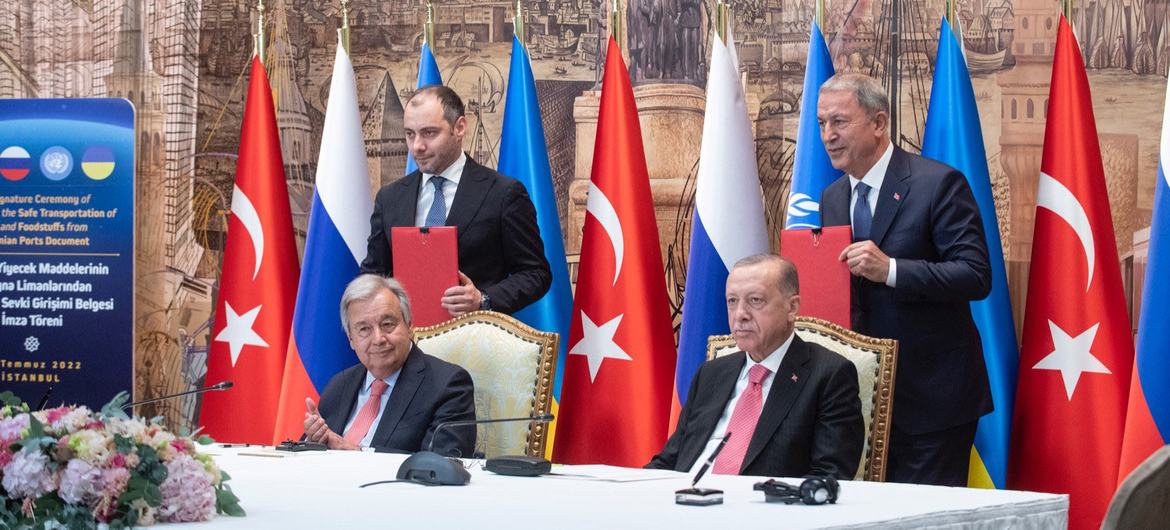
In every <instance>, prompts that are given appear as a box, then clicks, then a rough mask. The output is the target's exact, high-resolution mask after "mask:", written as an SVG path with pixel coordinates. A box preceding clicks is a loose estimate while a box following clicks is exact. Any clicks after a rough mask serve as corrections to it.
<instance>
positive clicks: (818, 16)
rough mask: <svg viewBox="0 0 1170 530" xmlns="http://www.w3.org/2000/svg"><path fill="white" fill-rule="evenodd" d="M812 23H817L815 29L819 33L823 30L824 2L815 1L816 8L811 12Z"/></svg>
mask: <svg viewBox="0 0 1170 530" xmlns="http://www.w3.org/2000/svg"><path fill="white" fill-rule="evenodd" d="M813 21H814V22H816V23H817V27H819V28H821V31H824V30H825V0H817V3H816V8H815V10H814V11H813Z"/></svg>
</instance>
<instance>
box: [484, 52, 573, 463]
mask: <svg viewBox="0 0 1170 530" xmlns="http://www.w3.org/2000/svg"><path fill="white" fill-rule="evenodd" d="M497 169H498V170H499V171H500V173H503V174H505V175H508V176H510V177H512V178H515V179H516V180H519V181H520V182H522V183H523V184H524V187H525V188H527V189H528V195H530V196H531V197H532V203H533V204H534V205H535V206H536V224H537V225H538V226H539V227H540V238H541V240H543V241H544V257H545V259H547V260H548V264H549V268H551V269H552V277H553V279H552V286H550V287H549V289H548V292H547V293H545V294H544V296H542V297H541V298H540V299H539V300H537V301H535V302H533V303H532V305H529V306H528V307H525V308H524V309H521V310H520V311H519V312H517V313H516V315H515V316H516V318H518V319H520V320H521V321H523V322H524V323H525V324H528V325H529V326H532V327H534V328H536V329H539V330H541V331H552V332H554V333H557V334H558V335H560V349H559V350H558V351H557V373H556V379H555V382H554V385H553V398H554V399H555V400H556V401H555V402H554V404H553V414H556V412H557V408H556V404H557V403H560V399H561V377H562V372H563V370H562V367H563V366H564V364H565V345H566V344H567V343H568V342H569V316H570V313H571V312H572V311H573V291H572V289H571V288H570V286H569V266H568V264H567V262H566V260H565V242H564V238H563V237H562V236H561V220H560V216H559V215H558V214H557V193H556V189H554V188H553V181H552V170H551V169H550V166H549V163H548V146H547V145H546V144H545V140H544V125H543V124H542V123H541V121H540V107H539V106H538V105H537V98H536V81H535V80H534V79H533V77H532V65H531V63H529V61H528V52H527V51H526V50H525V49H524V45H523V44H521V43H520V39H518V38H516V37H515V36H513V37H512V64H511V66H510V71H509V72H508V93H507V99H506V100H505V103H504V126H503V131H502V132H501V136H500V164H499V167H498V168H497ZM549 430H550V433H555V424H554V425H553V426H550V428H549ZM552 441H553V438H552V437H551V436H550V439H549V444H548V448H549V450H550V451H551V448H552ZM549 454H551V452H550V453H549Z"/></svg>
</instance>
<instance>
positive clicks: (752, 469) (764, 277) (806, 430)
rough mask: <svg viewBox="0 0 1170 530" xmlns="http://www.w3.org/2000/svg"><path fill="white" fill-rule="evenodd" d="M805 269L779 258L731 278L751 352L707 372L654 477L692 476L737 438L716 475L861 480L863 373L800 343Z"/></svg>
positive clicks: (736, 327)
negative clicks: (667, 473)
mask: <svg viewBox="0 0 1170 530" xmlns="http://www.w3.org/2000/svg"><path fill="white" fill-rule="evenodd" d="M799 293H800V284H799V280H798V279H797V275H796V266H795V265H793V264H792V262H790V261H788V260H786V259H784V258H781V257H779V256H776V255H773V254H760V255H756V256H750V257H747V258H744V259H742V260H740V261H739V262H738V263H736V264H735V266H734V267H732V269H731V273H730V274H729V275H728V277H727V319H728V321H729V324H730V327H731V332H732V335H733V336H734V337H735V343H736V345H737V346H739V348H740V349H741V350H742V351H740V352H737V353H734V354H732V355H728V356H724V357H720V358H718V359H714V360H712V361H709V362H707V363H704V364H703V366H701V367H700V368H699V371H698V372H697V373H695V378H694V379H693V380H692V381H691V388H690V391H689V393H688V394H687V395H688V396H690V397H689V398H688V399H687V402H686V405H684V406H683V409H682V412H681V413H680V414H679V417H678V425H677V426H676V428H675V431H674V434H672V435H671V436H670V439H669V440H667V441H666V446H664V447H663V448H662V452H660V453H658V455H656V456H655V457H654V458H653V459H652V460H651V461H650V463H649V464H647V465H646V467H650V468H658V469H673V470H675V471H688V470H692V469H697V468H698V467H699V466H700V465H702V463H703V462H704V461H706V460H707V459H708V458H709V457H710V455H711V453H712V451H714V450H715V447H716V446H718V445H719V441H720V440H721V439H722V438H723V436H724V434H725V433H727V432H730V433H731V438H730V439H729V440H728V442H727V446H726V447H724V448H723V451H722V452H721V453H719V456H718V458H716V460H715V464H714V466H713V467H712V469H711V471H712V472H714V473H722V474H732V475H734V474H740V475H761V476H784V477H798V476H806V475H818V476H833V477H836V478H838V479H851V478H853V476H854V474H855V473H856V472H857V466H858V463H859V462H860V461H861V448H862V445H863V439H862V438H863V436H864V435H863V432H864V429H865V426H864V422H863V419H862V417H861V400H860V399H859V398H858V387H857V369H856V368H854V366H853V363H851V362H849V361H848V360H847V359H845V358H844V357H842V356H840V355H838V354H836V353H833V352H831V351H829V350H827V349H825V348H824V347H822V346H818V345H816V344H812V343H807V342H804V341H803V340H801V339H800V337H797V336H796V333H794V329H795V323H796V314H797V311H798V310H799V309H800V294H799Z"/></svg>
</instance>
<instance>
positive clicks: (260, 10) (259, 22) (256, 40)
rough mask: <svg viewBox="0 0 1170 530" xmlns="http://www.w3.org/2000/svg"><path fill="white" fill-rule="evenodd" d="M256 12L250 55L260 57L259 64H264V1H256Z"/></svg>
mask: <svg viewBox="0 0 1170 530" xmlns="http://www.w3.org/2000/svg"><path fill="white" fill-rule="evenodd" d="M256 11H257V15H256V33H253V34H252V53H253V54H255V55H257V56H259V57H260V64H264V0H257V2H256Z"/></svg>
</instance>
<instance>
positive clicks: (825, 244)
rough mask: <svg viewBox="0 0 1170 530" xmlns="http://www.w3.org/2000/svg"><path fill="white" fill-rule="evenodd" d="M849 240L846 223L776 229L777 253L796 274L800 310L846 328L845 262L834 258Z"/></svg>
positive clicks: (847, 277)
mask: <svg viewBox="0 0 1170 530" xmlns="http://www.w3.org/2000/svg"><path fill="white" fill-rule="evenodd" d="M852 242H853V231H852V229H851V228H850V227H848V226H829V227H825V228H822V229H819V230H808V229H806V230H783V231H781V232H780V255H781V256H784V257H785V258H788V259H789V260H790V261H792V262H793V263H795V264H796V271H797V273H798V274H799V275H800V314H802V315H808V316H810V317H817V318H820V319H824V320H828V321H829V322H832V323H834V324H838V325H840V326H842V327H844V328H845V329H850V322H849V293H850V286H851V283H850V275H849V265H848V264H846V263H845V262H844V261H841V260H839V259H837V258H839V257H840V256H841V252H842V251H844V250H845V247H847V246H849V244H850V243H852Z"/></svg>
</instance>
